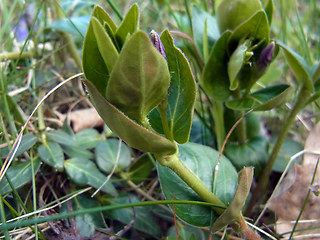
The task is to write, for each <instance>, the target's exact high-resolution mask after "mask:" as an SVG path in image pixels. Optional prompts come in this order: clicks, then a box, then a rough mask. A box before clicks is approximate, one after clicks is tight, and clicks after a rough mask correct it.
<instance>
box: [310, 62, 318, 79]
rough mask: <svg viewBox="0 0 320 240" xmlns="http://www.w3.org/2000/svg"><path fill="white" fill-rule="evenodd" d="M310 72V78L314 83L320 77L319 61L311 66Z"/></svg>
mask: <svg viewBox="0 0 320 240" xmlns="http://www.w3.org/2000/svg"><path fill="white" fill-rule="evenodd" d="M311 73H312V80H313V82H314V83H315V82H316V81H317V80H318V79H319V78H320V62H318V63H317V64H315V65H313V66H312V68H311Z"/></svg>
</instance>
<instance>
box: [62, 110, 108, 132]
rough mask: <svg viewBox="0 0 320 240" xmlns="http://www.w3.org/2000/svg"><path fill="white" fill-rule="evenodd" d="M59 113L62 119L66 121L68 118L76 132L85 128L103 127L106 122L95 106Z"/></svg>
mask: <svg viewBox="0 0 320 240" xmlns="http://www.w3.org/2000/svg"><path fill="white" fill-rule="evenodd" d="M59 115H60V116H59V117H60V120H61V121H64V120H65V118H66V117H67V118H68V121H70V123H71V124H72V128H73V131H75V132H79V131H80V130H82V129H85V128H96V127H101V126H103V124H104V122H103V120H102V118H101V117H100V116H99V114H98V113H97V111H96V110H95V109H94V108H86V109H81V110H76V111H72V112H69V113H68V114H59Z"/></svg>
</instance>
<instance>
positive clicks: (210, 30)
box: [191, 5, 220, 51]
mask: <svg viewBox="0 0 320 240" xmlns="http://www.w3.org/2000/svg"><path fill="white" fill-rule="evenodd" d="M191 13H192V33H193V37H194V40H195V42H196V44H197V46H198V49H199V50H201V51H202V49H203V44H204V42H203V41H204V37H203V36H204V32H205V22H206V21H207V36H208V37H207V40H208V45H209V47H211V46H212V45H213V44H214V43H215V41H216V40H217V39H218V38H219V37H220V33H219V28H218V24H217V20H216V18H215V17H213V16H212V15H211V14H210V13H208V12H206V11H204V10H202V9H199V8H198V7H197V6H196V5H192V7H191Z"/></svg>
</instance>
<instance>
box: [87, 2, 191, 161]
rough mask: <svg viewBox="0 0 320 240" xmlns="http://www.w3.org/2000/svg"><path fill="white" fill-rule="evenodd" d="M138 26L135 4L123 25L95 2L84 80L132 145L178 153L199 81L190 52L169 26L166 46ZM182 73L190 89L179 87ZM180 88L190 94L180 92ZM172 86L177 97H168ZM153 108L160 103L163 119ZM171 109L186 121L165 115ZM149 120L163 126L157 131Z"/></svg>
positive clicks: (101, 108) (95, 102)
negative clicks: (180, 47) (179, 124)
mask: <svg viewBox="0 0 320 240" xmlns="http://www.w3.org/2000/svg"><path fill="white" fill-rule="evenodd" d="M138 27H139V9H138V6H137V5H136V4H134V5H133V6H132V7H131V8H130V10H129V11H128V13H127V14H126V16H125V18H124V20H123V21H122V22H121V24H120V25H119V27H118V26H117V25H116V24H115V23H114V22H113V20H112V19H111V18H110V16H109V15H108V14H107V13H106V12H105V11H104V10H103V9H102V8H101V7H99V6H96V7H95V9H94V11H93V14H92V17H91V20H90V23H89V27H88V31H87V34H86V37H85V41H84V47H83V71H84V74H85V77H86V80H84V81H83V82H84V83H85V85H86V88H87V90H88V93H89V95H90V99H91V101H92V103H93V105H94V107H95V108H96V109H97V111H98V113H99V114H100V116H101V117H102V119H103V120H104V121H105V123H106V124H107V125H108V126H109V128H110V129H111V130H112V131H113V132H115V133H116V134H117V135H118V136H119V137H120V138H121V139H123V140H124V141H125V142H126V143H127V144H128V145H129V146H131V147H133V148H136V149H139V150H141V151H146V152H152V153H157V154H164V155H170V154H174V153H175V152H176V150H177V147H176V143H175V141H177V142H179V143H185V142H187V141H188V137H189V132H190V128H191V120H192V112H193V105H194V101H195V81H194V79H193V76H192V73H191V70H190V67H189V64H188V62H187V60H186V58H185V57H184V55H183V54H182V53H181V52H180V51H179V50H178V49H177V48H176V47H175V46H174V42H173V39H172V37H171V35H170V33H169V31H165V32H164V34H165V35H164V38H165V40H167V42H168V43H167V44H166V50H165V52H164V48H163V45H162V43H161V40H160V37H159V36H158V35H157V34H156V33H155V32H154V31H153V32H152V33H151V39H150V38H149V36H148V35H147V34H146V33H144V32H143V31H141V30H139V28H138ZM170 40H171V41H170ZM166 55H167V56H168V58H167V57H166ZM182 66H183V70H182ZM178 70H179V71H178ZM171 72H172V73H175V72H179V73H180V75H178V76H176V74H170V73H171ZM181 79H187V80H186V81H188V84H187V87H188V91H186V89H185V88H182V87H181V83H183V82H181V81H180V80H181ZM177 81H178V83H179V84H178V85H177V84H176V82H177ZM182 91H183V92H185V91H186V92H187V93H188V96H184V95H181V94H180V93H181V92H182ZM172 92H174V93H176V96H177V97H176V98H175V99H170V97H169V95H170V94H171V93H172ZM169 93H170V94H169ZM171 95H172V94H171ZM180 96H183V97H180ZM184 101H185V102H184ZM155 109H160V110H159V112H160V113H161V116H160V118H159V119H160V120H159V119H158V118H157V117H158V116H153V115H152V114H149V113H150V112H151V111H152V110H155ZM181 109H184V111H181ZM172 111H173V112H174V113H175V115H174V116H175V117H177V119H183V120H184V121H185V124H183V126H182V129H181V128H180V129H179V131H177V129H176V128H177V127H176V123H175V122H174V121H173V122H172V121H171V120H169V119H167V113H168V114H170V113H171V112H172ZM152 118H156V119H152ZM186 118H187V119H186ZM158 120H159V121H158ZM150 122H152V123H155V124H156V125H157V126H160V129H165V131H164V132H163V131H160V132H159V131H158V132H157V131H156V130H154V128H153V126H152V124H151V123H150ZM167 126H169V127H167Z"/></svg>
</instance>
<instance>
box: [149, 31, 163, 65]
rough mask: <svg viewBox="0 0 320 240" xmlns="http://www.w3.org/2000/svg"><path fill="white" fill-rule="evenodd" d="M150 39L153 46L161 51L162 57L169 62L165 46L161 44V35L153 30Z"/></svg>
mask: <svg viewBox="0 0 320 240" xmlns="http://www.w3.org/2000/svg"><path fill="white" fill-rule="evenodd" d="M150 39H151V42H152V44H153V46H154V47H155V48H156V49H157V50H158V51H159V53H161V55H162V56H163V57H164V58H165V59H166V60H167V56H166V53H165V51H164V46H163V44H162V42H161V39H160V36H159V34H158V33H157V32H156V31H154V30H152V31H151V32H150Z"/></svg>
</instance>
